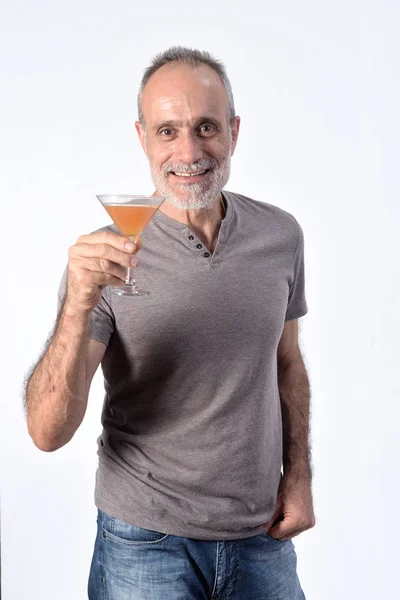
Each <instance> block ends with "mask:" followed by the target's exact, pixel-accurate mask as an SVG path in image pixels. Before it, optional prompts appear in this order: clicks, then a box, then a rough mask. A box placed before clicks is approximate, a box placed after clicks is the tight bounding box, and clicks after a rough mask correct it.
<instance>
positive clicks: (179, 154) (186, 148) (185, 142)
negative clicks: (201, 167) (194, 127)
mask: <svg viewBox="0 0 400 600" xmlns="http://www.w3.org/2000/svg"><path fill="white" fill-rule="evenodd" d="M176 158H177V160H181V161H182V162H184V163H186V164H193V163H194V162H196V160H200V159H201V158H204V152H203V148H202V143H201V140H199V139H198V138H196V136H195V135H193V133H192V132H184V133H182V134H181V135H180V136H179V141H178V144H177V147H176Z"/></svg>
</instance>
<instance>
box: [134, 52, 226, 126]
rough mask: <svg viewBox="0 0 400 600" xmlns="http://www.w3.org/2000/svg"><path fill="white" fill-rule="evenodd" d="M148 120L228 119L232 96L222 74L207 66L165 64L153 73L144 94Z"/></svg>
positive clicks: (148, 121) (143, 106) (143, 107)
mask: <svg viewBox="0 0 400 600" xmlns="http://www.w3.org/2000/svg"><path fill="white" fill-rule="evenodd" d="M142 110H143V114H144V117H145V120H146V123H153V122H155V121H159V120H162V119H173V118H180V119H188V120H189V119H196V118H198V117H201V116H202V115H213V116H215V117H216V118H220V119H224V118H226V114H227V111H228V97H227V94H226V91H225V88H224V86H223V84H222V82H221V80H220V78H219V76H218V74H217V73H216V72H215V71H214V70H213V69H212V68H211V67H208V66H206V65H200V66H197V67H191V66H189V65H185V64H179V63H177V64H174V63H173V64H169V65H164V66H163V67H161V68H160V69H159V70H158V71H156V72H155V73H154V75H152V76H151V78H150V79H149V81H148V82H147V84H146V86H145V88H144V90H143V95H142Z"/></svg>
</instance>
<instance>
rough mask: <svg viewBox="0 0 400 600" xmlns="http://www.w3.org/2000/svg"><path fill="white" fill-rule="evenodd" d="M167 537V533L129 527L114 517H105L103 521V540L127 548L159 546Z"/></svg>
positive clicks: (135, 526)
mask: <svg viewBox="0 0 400 600" xmlns="http://www.w3.org/2000/svg"><path fill="white" fill-rule="evenodd" d="M168 537H169V535H168V534H167V533H162V532H160V531H153V530H151V529H143V528H142V527H138V526H137V525H130V524H129V523H125V521H121V519H117V518H115V517H109V516H105V518H104V520H103V538H106V539H107V538H108V539H110V540H112V541H114V542H119V543H120V544H124V545H127V546H138V545H145V546H147V545H153V544H159V543H160V542H162V541H163V540H166V539H167V538H168Z"/></svg>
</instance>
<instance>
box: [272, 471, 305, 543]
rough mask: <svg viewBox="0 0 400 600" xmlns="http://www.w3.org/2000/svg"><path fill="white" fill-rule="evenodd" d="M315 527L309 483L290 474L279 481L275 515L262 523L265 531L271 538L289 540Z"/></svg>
mask: <svg viewBox="0 0 400 600" xmlns="http://www.w3.org/2000/svg"><path fill="white" fill-rule="evenodd" d="M314 525H315V516H314V509H313V501H312V494H311V482H310V481H308V480H302V479H301V478H300V479H299V478H298V477H296V478H294V477H292V476H291V475H290V474H287V475H284V476H283V478H282V479H281V482H280V485H279V490H278V497H277V501H276V510H275V513H274V515H273V517H272V519H270V520H269V521H268V523H264V529H265V531H266V532H267V533H268V534H269V535H270V536H271V537H273V538H278V539H280V540H282V541H286V540H290V539H291V538H293V537H295V536H296V535H299V534H300V533H302V532H303V531H306V530H307V529H311V527H314Z"/></svg>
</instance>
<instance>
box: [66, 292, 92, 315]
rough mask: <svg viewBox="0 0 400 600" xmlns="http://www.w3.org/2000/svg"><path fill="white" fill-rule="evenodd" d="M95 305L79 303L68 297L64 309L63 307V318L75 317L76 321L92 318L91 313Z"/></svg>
mask: <svg viewBox="0 0 400 600" xmlns="http://www.w3.org/2000/svg"><path fill="white" fill-rule="evenodd" d="M92 310H93V307H88V306H84V305H81V304H78V303H76V302H73V301H71V300H70V299H69V298H68V297H67V298H66V300H65V303H64V306H63V309H62V318H63V319H65V318H66V319H68V320H70V319H73V320H75V321H80V320H83V321H86V320H89V319H90V315H91V314H92Z"/></svg>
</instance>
